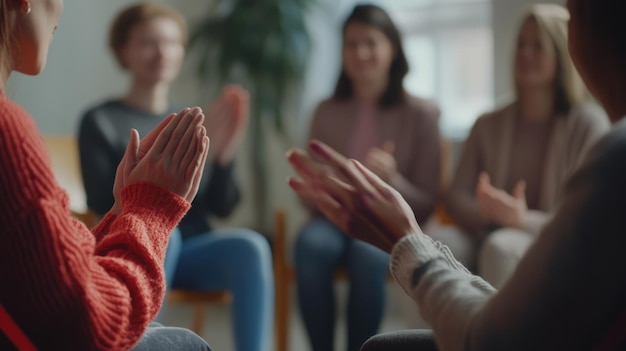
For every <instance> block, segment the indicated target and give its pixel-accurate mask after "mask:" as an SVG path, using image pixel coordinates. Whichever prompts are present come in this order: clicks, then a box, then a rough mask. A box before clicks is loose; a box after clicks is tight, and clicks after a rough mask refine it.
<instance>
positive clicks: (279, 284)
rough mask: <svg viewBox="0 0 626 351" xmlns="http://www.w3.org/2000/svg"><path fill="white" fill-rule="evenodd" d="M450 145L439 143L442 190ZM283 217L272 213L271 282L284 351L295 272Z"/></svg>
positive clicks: (445, 219) (441, 217) (442, 216)
mask: <svg viewBox="0 0 626 351" xmlns="http://www.w3.org/2000/svg"><path fill="white" fill-rule="evenodd" d="M451 149H452V146H451V144H450V143H449V142H448V141H446V140H442V143H441V157H442V162H441V183H440V187H441V189H442V190H443V189H444V188H445V187H446V186H447V182H448V178H449V174H450V157H451ZM434 216H435V217H436V218H437V220H438V221H440V222H442V223H452V220H451V219H450V217H449V216H448V214H447V213H446V211H445V209H444V207H443V205H442V204H441V203H438V204H437V206H436V208H435V212H434ZM286 243H287V233H286V214H285V211H284V209H278V210H277V211H276V214H275V231H274V238H273V246H274V279H275V281H276V305H275V306H276V309H275V317H274V318H275V334H276V335H275V337H276V350H277V351H287V349H288V348H289V345H288V343H289V310H290V303H291V301H290V294H289V292H290V287H291V284H292V283H293V282H294V281H295V279H296V273H295V270H294V268H293V267H291V265H290V264H289V263H288V262H287V257H286V245H287V244H286ZM347 278H348V273H347V271H346V270H338V271H337V273H335V279H337V280H346V279H347ZM387 278H388V280H393V278H392V277H391V275H388V276H387Z"/></svg>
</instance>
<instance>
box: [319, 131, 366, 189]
mask: <svg viewBox="0 0 626 351" xmlns="http://www.w3.org/2000/svg"><path fill="white" fill-rule="evenodd" d="M309 148H310V149H311V151H312V152H313V153H314V154H315V155H316V156H318V157H320V158H321V159H322V160H323V161H324V162H325V163H327V164H328V165H329V166H330V167H331V169H332V170H334V171H336V174H337V175H338V176H341V177H342V178H343V179H344V180H345V181H346V182H347V183H349V184H351V185H353V186H355V187H356V188H357V189H359V190H360V191H363V192H364V193H370V192H374V188H373V187H372V186H371V185H370V184H369V183H368V182H367V181H366V180H365V178H363V176H362V174H361V172H359V171H357V169H356V167H355V165H354V163H353V162H350V161H349V160H348V159H347V158H346V157H344V156H343V155H341V154H340V153H338V152H337V151H335V150H333V149H332V148H331V147H330V146H328V145H326V144H324V143H322V142H320V141H317V140H312V141H311V142H310V143H309Z"/></svg>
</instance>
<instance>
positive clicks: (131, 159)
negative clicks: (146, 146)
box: [123, 129, 139, 175]
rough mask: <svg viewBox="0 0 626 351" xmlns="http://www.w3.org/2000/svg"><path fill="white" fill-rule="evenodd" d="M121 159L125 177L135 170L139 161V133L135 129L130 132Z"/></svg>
mask: <svg viewBox="0 0 626 351" xmlns="http://www.w3.org/2000/svg"><path fill="white" fill-rule="evenodd" d="M123 158H124V159H125V163H124V168H125V169H124V175H127V174H129V173H130V171H132V170H133V169H134V168H135V166H136V165H137V162H138V160H139V133H138V132H137V130H136V129H131V130H130V140H129V142H128V145H127V146H126V151H125V152H124V156H123Z"/></svg>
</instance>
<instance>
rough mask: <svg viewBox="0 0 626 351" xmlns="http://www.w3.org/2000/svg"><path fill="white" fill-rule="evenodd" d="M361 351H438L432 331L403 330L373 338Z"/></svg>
mask: <svg viewBox="0 0 626 351" xmlns="http://www.w3.org/2000/svg"><path fill="white" fill-rule="evenodd" d="M361 351H437V345H436V344H435V339H434V338H433V332H432V331H431V330H425V329H424V330H417V329H413V330H401V331H396V332H391V333H384V334H379V335H376V336H373V337H371V338H370V339H369V340H367V341H366V342H365V344H363V346H361Z"/></svg>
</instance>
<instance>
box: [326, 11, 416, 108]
mask: <svg viewBox="0 0 626 351" xmlns="http://www.w3.org/2000/svg"><path fill="white" fill-rule="evenodd" d="M351 22H360V23H363V24H366V25H368V26H373V27H376V28H377V29H378V30H380V31H381V32H383V33H384V34H385V36H386V37H387V39H389V41H390V42H391V45H392V47H393V50H394V51H395V54H396V56H395V58H394V59H393V61H391V66H390V67H389V82H388V85H387V89H386V90H385V92H384V93H383V95H382V96H381V98H380V100H379V104H380V106H383V107H389V106H392V105H395V104H398V103H401V102H403V101H404V100H405V98H406V92H405V91H404V86H403V84H402V83H403V81H404V77H405V76H406V74H407V73H408V72H409V63H408V62H407V60H406V56H405V55H404V49H403V48H402V39H401V37H400V32H399V31H398V28H396V25H395V24H394V23H393V21H392V20H391V17H389V15H388V14H387V12H385V10H383V9H382V8H380V7H378V6H375V5H369V4H363V5H357V6H355V7H354V9H353V10H352V13H351V14H350V15H349V16H348V18H347V19H346V21H345V22H344V24H343V33H344V34H345V31H346V27H347V26H348V24H349V23H351ZM353 94H354V91H353V88H352V81H350V78H349V77H348V75H347V74H346V72H345V69H344V68H342V69H341V74H340V75H339V80H338V81H337V86H336V87H335V93H334V95H333V97H334V98H336V99H341V100H344V99H349V98H351V97H352V96H353Z"/></svg>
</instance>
